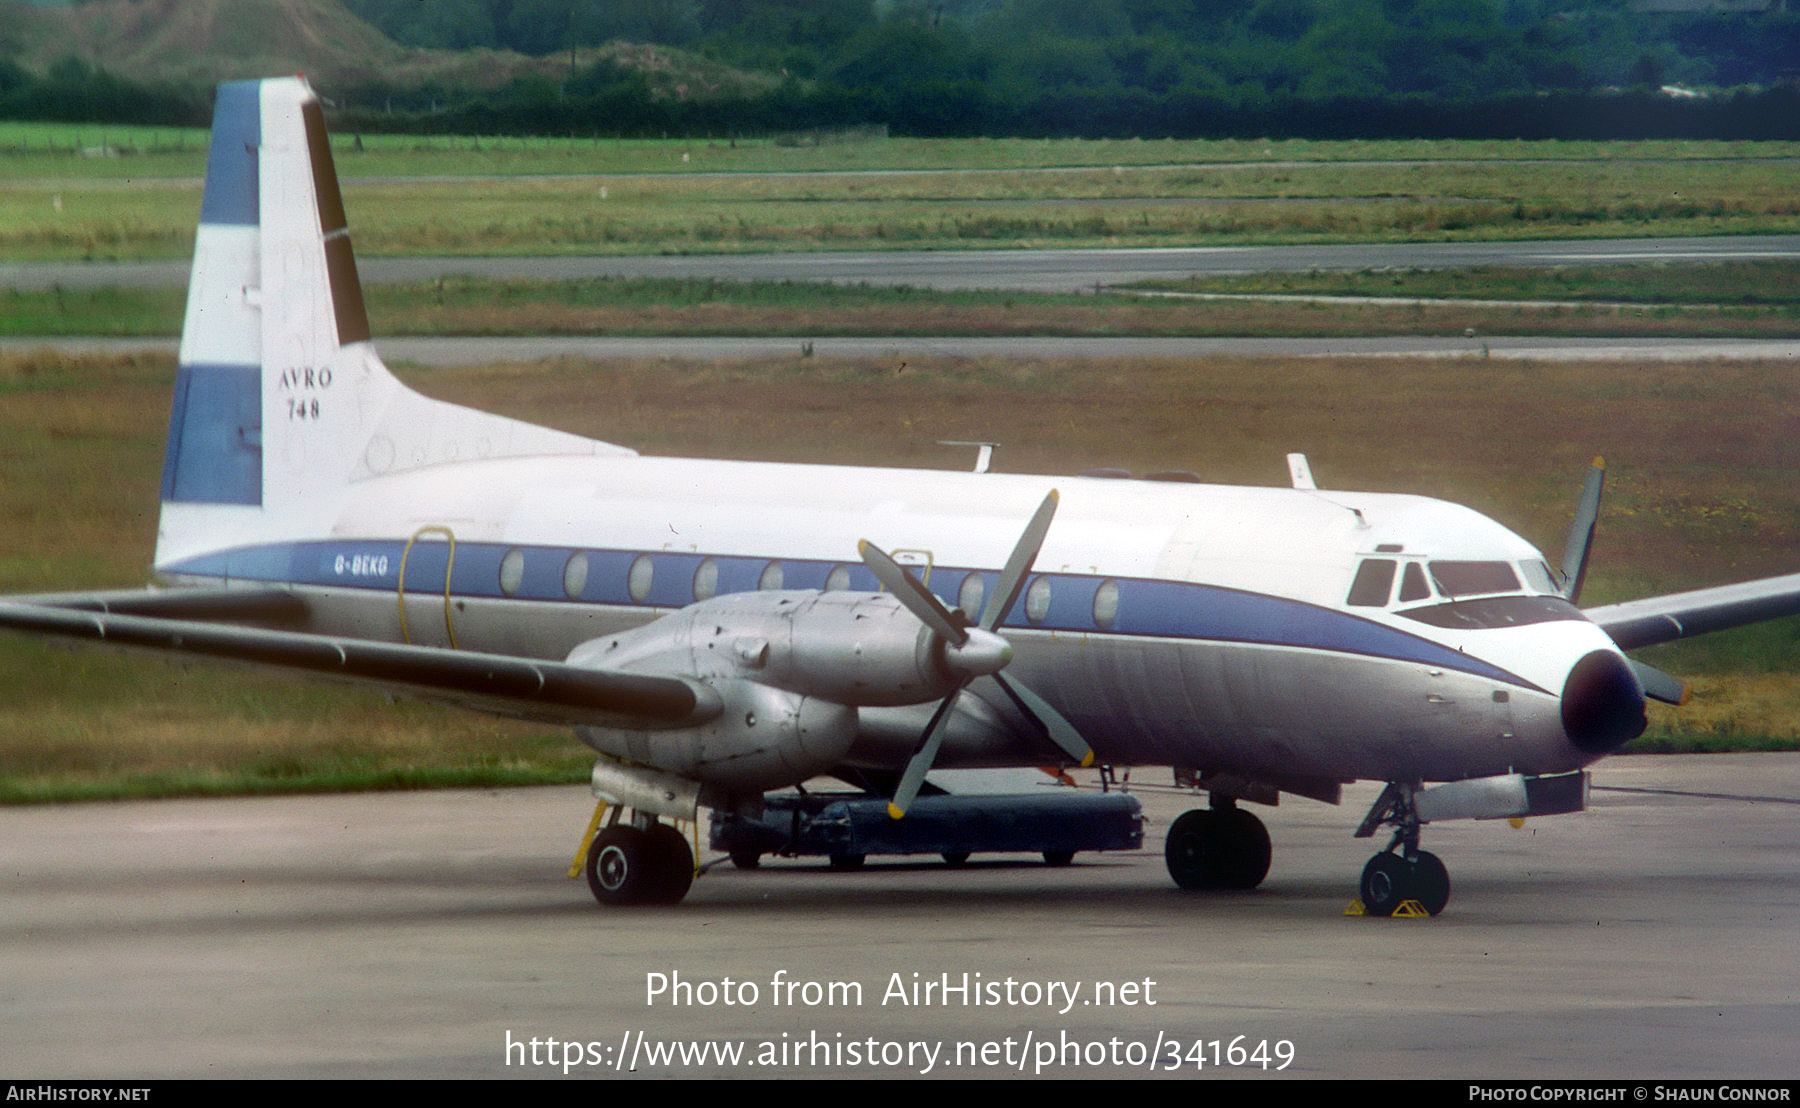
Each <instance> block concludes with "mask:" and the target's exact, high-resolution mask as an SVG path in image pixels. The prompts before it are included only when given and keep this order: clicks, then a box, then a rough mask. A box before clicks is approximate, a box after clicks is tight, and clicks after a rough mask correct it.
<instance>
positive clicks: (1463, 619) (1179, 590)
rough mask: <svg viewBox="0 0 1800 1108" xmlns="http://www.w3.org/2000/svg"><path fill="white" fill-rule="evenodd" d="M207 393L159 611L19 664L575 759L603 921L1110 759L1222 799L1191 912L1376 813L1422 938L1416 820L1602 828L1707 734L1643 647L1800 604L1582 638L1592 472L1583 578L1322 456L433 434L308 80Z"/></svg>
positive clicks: (216, 232)
mask: <svg viewBox="0 0 1800 1108" xmlns="http://www.w3.org/2000/svg"><path fill="white" fill-rule="evenodd" d="M179 361H180V369H179V375H178V377H177V381H176V388H175V399H174V405H173V412H172V415H171V418H170V424H169V438H168V446H167V453H166V459H165V463H164V470H163V481H162V497H161V499H162V514H161V524H160V529H159V532H158V538H157V546H156V553H155V562H154V574H155V579H156V582H157V584H156V586H155V587H153V588H151V589H148V590H142V591H122V592H113V593H86V594H61V595H54V596H37V597H15V598H11V599H9V600H7V601H4V602H0V627H6V628H11V629H14V630H19V631H25V632H31V633H39V634H49V635H54V636H60V637H62V638H65V639H76V640H86V641H97V642H102V643H105V644H110V645H118V646H127V647H141V648H151V649H156V650H161V651H170V652H174V653H177V654H180V655H185V656H190V657H203V658H212V659H217V660H221V661H226V662H237V663H251V664H258V665H265V666H275V667H282V668H284V669H287V670H292V671H299V672H302V673H305V674H310V675H313V676H317V677H321V678H327V679H336V680H341V681H350V682H358V683H362V684H367V685H373V686H377V687H382V688H386V689H389V690H397V691H400V692H403V693H407V694H411V695H416V696H421V697H425V698H428V699H433V700H437V701H444V702H449V703H453V704H458V705H463V706H466V707H469V708H473V709H476V710H480V711H485V712H492V713H496V714H499V715H504V716H513V717H521V718H527V719H533V720H543V721H553V722H556V723H560V724H568V725H572V726H573V727H574V730H575V733H576V734H577V735H578V736H579V737H580V739H581V740H582V741H583V742H585V743H587V744H588V745H589V746H591V747H592V748H593V749H594V750H595V752H596V754H597V761H596V764H595V769H594V775H593V783H594V790H595V793H596V795H598V796H600V797H602V798H604V799H607V800H609V801H611V802H612V803H613V805H614V806H613V808H612V816H613V822H612V823H611V824H610V825H609V826H608V827H606V828H605V829H604V830H603V831H601V832H600V833H599V834H598V835H597V836H596V837H595V838H594V839H593V845H592V848H591V849H590V850H589V853H588V875H589V882H590V885H591V886H592V888H593V891H594V893H595V895H596V897H597V898H598V899H599V900H601V901H602V902H604V903H639V902H654V903H672V902H674V901H678V900H680V899H681V898H682V897H683V896H684V895H685V894H686V892H687V890H688V887H689V884H690V882H691V880H692V876H693V869H694V858H693V855H692V852H691V851H690V849H689V847H688V846H687V844H686V841H685V839H684V838H683V836H682V835H681V834H680V833H679V832H678V831H677V830H675V828H674V827H673V826H671V825H670V823H668V822H665V821H669V820H693V819H695V818H696V816H697V814H698V809H699V808H700V807H702V806H705V807H709V808H715V809H720V808H722V809H725V810H755V809H756V808H757V806H759V805H760V803H761V798H762V796H763V794H764V792H765V791H767V790H773V789H778V788H782V787H785V786H790V785H793V784H796V783H799V782H803V781H806V780H808V779H810V778H813V777H816V776H819V775H827V774H835V775H840V776H846V777H854V778H859V779H861V780H864V781H877V782H885V783H886V785H887V787H888V788H891V790H892V791H891V796H892V814H893V815H894V816H896V817H900V818H903V817H904V813H905V810H906V808H907V807H908V806H909V805H910V804H911V803H912V801H913V799H914V798H915V797H916V795H917V794H918V791H919V789H920V786H921V781H922V779H923V778H924V775H925V773H926V771H927V770H929V769H930V768H932V767H933V766H943V767H980V766H1008V765H1011V766H1021V765H1024V766H1035V765H1043V764H1046V763H1052V762H1056V763H1062V764H1081V763H1087V762H1091V761H1094V760H1098V761H1099V762H1101V763H1105V764H1111V765H1118V766H1127V765H1160V766H1172V767H1175V768H1176V775H1177V779H1178V780H1181V781H1183V782H1191V783H1192V784H1193V785H1194V786H1195V787H1197V788H1198V789H1200V790H1204V791H1206V792H1207V793H1208V794H1209V796H1210V803H1209V806H1208V807H1205V808H1199V809H1196V810H1194V811H1190V812H1188V813H1187V814H1185V815H1183V816H1182V817H1181V818H1180V819H1179V820H1177V821H1176V822H1175V823H1174V825H1173V826H1172V827H1171V828H1170V830H1169V833H1168V838H1167V845H1166V856H1167V861H1168V868H1169V871H1170V873H1171V875H1172V876H1173V878H1174V879H1175V881H1176V882H1177V883H1178V884H1179V885H1181V886H1182V887H1184V888H1202V887H1226V888H1251V887H1254V886H1255V885H1257V884H1258V883H1260V882H1261V881H1262V879H1263V877H1264V875H1265V874H1266V873H1267V870H1268V867H1269V859H1270V844H1269V836H1268V833H1267V831H1266V830H1265V829H1264V827H1263V824H1262V823H1261V821H1260V820H1258V819H1257V818H1256V817H1255V816H1253V815H1251V814H1250V813H1249V812H1248V811H1246V810H1245V809H1243V808H1240V807H1238V803H1239V802H1240V801H1251V802H1260V803H1274V802H1275V801H1276V800H1277V798H1278V796H1279V794H1280V793H1283V792H1287V793H1293V794H1296V795H1299V796H1304V797H1311V798H1314V799H1317V800H1322V801H1326V802H1332V803H1335V802H1337V801H1338V800H1339V797H1340V789H1341V786H1342V785H1344V784H1345V783H1347V782H1351V781H1356V780H1372V781H1381V782H1386V783H1387V788H1386V790H1385V791H1384V793H1383V794H1382V796H1381V799H1380V801H1379V802H1378V803H1377V804H1376V806H1375V808H1374V810H1373V811H1371V812H1370V813H1369V816H1368V817H1367V818H1366V819H1365V820H1364V822H1363V825H1362V827H1361V829H1360V830H1359V834H1361V835H1364V836H1367V835H1371V834H1373V833H1374V831H1375V830H1376V828H1377V827H1380V826H1383V825H1391V826H1392V827H1393V834H1392V841H1391V843H1390V844H1389V846H1388V847H1387V848H1386V849H1384V850H1383V851H1381V852H1380V853H1377V854H1376V855H1375V856H1374V857H1373V858H1372V859H1371V860H1370V862H1369V864H1368V866H1367V867H1366V869H1365V870H1364V873H1363V876H1362V881H1361V888H1360V895H1361V899H1362V901H1363V903H1364V905H1365V906H1366V909H1367V910H1368V911H1369V912H1371V913H1375V914H1390V913H1392V912H1393V911H1395V910H1396V909H1397V908H1399V907H1401V906H1402V905H1403V904H1404V903H1405V902H1407V901H1416V902H1417V903H1418V905H1419V906H1420V907H1422V908H1423V909H1424V910H1425V911H1428V912H1431V913H1433V914H1435V913H1436V912H1438V911H1440V910H1442V908H1443V907H1444V904H1445V903H1446V901H1447V900H1448V898H1449V891H1450V883H1449V877H1448V875H1447V873H1446V871H1445V868H1444V866H1443V864H1442V863H1441V862H1440V861H1439V860H1438V859H1437V858H1436V857H1434V856H1433V855H1431V854H1430V853H1428V852H1426V851H1423V850H1421V849H1419V840H1420V829H1421V826H1422V825H1423V824H1425V823H1427V822H1429V821H1433V820H1442V819H1451V818H1505V817H1512V816H1525V815H1540V814H1551V813H1557V812H1565V811H1573V810H1578V809H1580V808H1582V807H1583V806H1584V805H1585V802H1586V790H1587V775H1586V773H1585V772H1584V770H1583V767H1584V766H1587V765H1588V764H1590V763H1592V762H1594V761H1595V760H1597V759H1599V758H1600V757H1602V756H1604V755H1605V754H1607V753H1609V752H1610V751H1612V750H1615V749H1616V748H1618V747H1619V746H1620V745H1621V744H1623V743H1625V742H1626V741H1628V740H1629V739H1631V738H1633V737H1635V736H1636V735H1638V734H1639V733H1640V732H1641V731H1642V730H1643V728H1644V725H1645V722H1644V721H1645V717H1644V701H1645V695H1646V692H1648V693H1649V694H1650V695H1652V696H1657V697H1660V698H1663V699H1668V700H1679V699H1680V697H1681V688H1680V684H1679V682H1677V681H1675V680H1673V679H1672V678H1669V677H1666V676H1664V675H1662V674H1660V673H1657V672H1656V671H1654V670H1651V669H1649V668H1648V667H1644V666H1641V665H1638V664H1636V663H1633V662H1632V661H1630V660H1628V659H1627V658H1626V657H1625V655H1624V654H1623V652H1622V651H1623V650H1625V649H1629V648H1632V647H1637V646H1643V645H1648V644H1650V643H1655V642H1663V641H1667V640H1670V639H1675V638H1679V637H1682V636H1684V635H1689V634H1696V633H1699V632H1702V631H1709V630H1716V629H1719V628H1721V627H1727V626H1734V625H1737V624H1741V623H1747V622H1751V621H1754V620H1759V619H1766V618H1772V617H1774V616H1777V615H1783V614H1788V613H1791V612H1794V611H1797V610H1800V575H1795V576H1792V577H1785V578H1776V579H1769V580H1765V581H1760V582H1753V583H1751V584H1748V585H1741V586H1733V587H1728V588H1722V589H1709V590H1702V591H1700V592H1696V593H1688V594H1682V595H1679V596H1669V597H1662V598H1657V599H1652V600H1645V601H1638V602H1635V603H1633V604H1623V605H1614V606H1609V607H1606V608H1601V609H1596V610H1591V611H1588V612H1585V613H1584V612H1582V611H1581V610H1579V609H1578V608H1577V607H1576V601H1577V599H1578V596H1579V589H1580V585H1581V579H1582V576H1583V573H1584V571H1585V567H1586V562H1587V551H1588V543H1589V538H1590V537H1591V533H1592V528H1593V522H1594V519H1595V517H1596V514H1597V512H1598V502H1599V492H1600V482H1599V479H1598V469H1596V471H1595V473H1594V474H1593V475H1592V476H1591V477H1590V480H1589V484H1588V488H1587V491H1586V493H1585V494H1584V496H1583V499H1582V501H1581V504H1580V507H1579V509H1578V511H1577V516H1576V526H1575V530H1574V532H1573V534H1572V538H1571V542H1570V547H1569V550H1568V551H1567V552H1566V554H1565V557H1564V559H1563V565H1562V573H1561V574H1560V575H1559V574H1557V573H1555V572H1553V571H1552V570H1551V569H1550V567H1549V565H1548V564H1547V563H1546V561H1545V559H1544V557H1543V556H1542V555H1541V554H1539V553H1538V552H1537V551H1536V550H1534V549H1533V548H1532V547H1531V545H1530V544H1529V543H1527V542H1525V541H1524V540H1523V539H1521V538H1519V537H1518V536H1517V535H1515V534H1513V533H1512V532H1510V531H1508V530H1507V529H1505V528H1504V527H1501V526H1500V525H1499V524H1497V523H1494V522H1493V521H1491V520H1489V519H1486V518H1484V517H1483V516H1481V515H1479V514H1477V513H1476V512H1474V511H1471V510H1469V509H1467V508H1462V507H1458V506H1456V505H1453V504H1447V503H1443V502H1440V501H1435V500H1429V499H1424V498H1420V497H1411V496H1396V495H1387V494H1375V493H1357V492H1338V491H1326V490H1321V489H1318V488H1316V487H1315V486H1314V483H1313V481H1312V478H1311V476H1310V473H1309V472H1308V471H1307V469H1306V467H1305V464H1304V460H1303V459H1300V458H1298V456H1296V457H1295V458H1294V459H1292V463H1293V473H1292V477H1293V480H1292V487H1288V488H1241V487H1224V486H1216V485H1206V484H1200V483H1197V482H1192V481H1187V480H1120V479H1115V478H1109V477H1100V476H1078V477H1069V478H1058V479H1052V478H1048V477H1042V476H1026V475H1005V474H998V473H985V472H975V473H969V472H933V471H920V470H892V469H868V468H844V467H827V466H802V465H770V464H750V463H731V462H719V461H695V460H683V459H675V458H649V457H641V456H639V455H638V454H637V453H635V452H634V451H631V450H629V449H625V448H623V447H619V446H614V445H610V444H607V443H603V442H596V441H592V440H589V439H586V438H581V437H577V436H574V435H570V434H565V433H562V432H558V431H554V430H548V429H545V428H541V427H536V426H532V425H528V424H525V423H521V422H518V421H515V420H511V419H507V418H503V417H500V416H495V415H489V414H485V413H481V412H477V411H472V410H469V409H466V408H461V407H457V406H454V405H450V404H446V403H442V402H439V401H435V400H430V399H427V398H425V397H423V396H420V395H418V394H417V393H414V392H412V391H411V390H409V389H407V388H406V387H405V386H403V385H402V384H400V382H399V381H397V380H396V379H395V378H394V377H393V376H392V375H391V374H390V373H389V372H388V370H387V369H386V368H385V367H384V366H383V365H382V363H381V361H380V359H379V358H378V357H377V356H376V353H375V350H374V347H373V346H372V345H371V343H370V334H369V326H368V320H367V318H366V315H365V313H364V309H363V301H362V293H361V289H360V286H359V284H358V280H357V275H356V266H355V261H354V259H353V257H352V253H351V248H350V240H349V238H348V235H347V231H346V228H345V220H344V212H343V205H342V201H341V199H340V196H339V192H338V185H337V180H336V176H335V173H334V170H333V167H332V160H331V154H330V148H329V146H328V144H327V139H326V131H325V124H324V119H323V116H322V114H321V111H320V108H319V103H318V101H317V99H316V98H315V97H314V95H313V93H312V92H311V90H310V89H309V88H308V87H307V85H306V84H305V82H304V81H302V80H300V79H281V80H267V81H256V82H237V83H230V84H226V85H223V86H221V88H220V90H219V94H218V101H217V107H216V115H215V120H214V125H213V141H212V145H211V150H210V153H209V156H208V164H207V175H206V185H205V193H204V198H203V201H202V206H201V221H200V228H199V233H198V237H197V240H196V244H195V256H194V268H193V276H192V283H191V286H190V289H189V295H188V304H187V315H186V319H185V323H184V328H183V333H182V339H181V348H180V356H179ZM887 550H892V551H894V552H895V553H894V555H892V556H890V555H889V554H887V553H885V551H887ZM902 563H905V564H906V565H907V566H910V567H911V568H903V565H902ZM914 570H918V571H920V572H921V574H922V577H920V576H915V575H914ZM1434 783H1435V784H1434Z"/></svg>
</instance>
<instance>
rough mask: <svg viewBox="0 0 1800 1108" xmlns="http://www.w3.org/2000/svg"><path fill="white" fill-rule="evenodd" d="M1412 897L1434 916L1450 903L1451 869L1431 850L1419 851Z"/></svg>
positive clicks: (1414, 871) (1413, 875) (1413, 873)
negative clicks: (1447, 868) (1446, 867)
mask: <svg viewBox="0 0 1800 1108" xmlns="http://www.w3.org/2000/svg"><path fill="white" fill-rule="evenodd" d="M1412 899H1414V900H1416V901H1418V902H1419V904H1420V906H1421V907H1423V908H1424V909H1425V910H1426V911H1427V912H1430V913H1431V914H1432V915H1434V916H1435V915H1437V914H1438V913H1439V912H1441V911H1443V910H1444V905H1446V904H1448V903H1450V871H1449V870H1446V869H1445V868H1444V863H1443V862H1441V861H1439V860H1438V856H1437V855H1435V854H1432V853H1431V852H1429V851H1425V850H1421V851H1419V860H1418V862H1417V864H1415V865H1414V866H1413V872H1412Z"/></svg>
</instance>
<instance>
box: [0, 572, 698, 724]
mask: <svg viewBox="0 0 1800 1108" xmlns="http://www.w3.org/2000/svg"><path fill="white" fill-rule="evenodd" d="M0 629H5V630H12V631H21V632H26V633H30V634H36V635H47V636H51V637H54V638H60V639H65V640H74V641H78V642H84V643H90V644H94V645H102V646H113V647H122V648H127V649H140V650H153V651H159V652H163V653H170V654H175V655H178V656H180V657H186V658H200V659H204V660H207V661H213V662H221V663H227V664H232V665H252V666H264V667H274V668H277V669H281V670H284V671H287V672H301V673H304V674H306V675H308V676H312V677H316V678H320V679H324V680H331V681H338V682H346V683H351V684H357V685H363V686H367V687H374V688H379V689H383V690H386V691H389V692H396V693H401V694H405V695H409V696H415V697H419V698H421V699H426V700H433V701H437V702H440V703H448V704H454V705H457V706H459V707H465V708H473V709H475V710H477V711H483V712H489V713H492V714H495V715H503V716H510V717H514V718H520V719H530V720H536V721H540V722H546V723H561V724H569V725H581V724H588V725H595V726H605V727H621V728H627V729H634V730H663V729H669V728H676V727H688V726H693V725H695V724H698V723H703V722H705V721H706V720H708V719H711V718H712V717H713V716H715V715H717V713H718V712H719V710H720V708H719V702H718V698H717V696H716V694H714V693H713V692H712V691H711V690H710V689H708V688H707V687H706V686H704V685H702V684H700V683H699V682H697V681H691V680H688V679H686V678H683V677H678V676H672V675H659V674H638V673H622V672H618V671H615V670H600V669H588V668H585V667H580V666H571V665H567V664H565V663H562V662H549V661H541V660H538V659H532V658H517V657H511V656H508V655H501V654H478V653H472V652H469V651H462V650H446V649H443V648H439V647H430V646H408V645H402V644H399V643H383V642H371V641H368V640H363V639H349V638H334V637H331V636H327V635H311V634H304V633H300V632H295V631H279V630H269V629H265V628H256V627H238V626H231V625H227V624H219V623H202V622H194V621H190V620H181V619H168V618H162V617H156V616H140V615H119V614H113V613H110V612H102V611H87V610H81V609H79V608H74V607H66V606H64V607H57V606H51V605H47V604H41V603H29V604H27V603H18V602H17V601H4V602H0Z"/></svg>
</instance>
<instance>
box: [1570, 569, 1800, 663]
mask: <svg viewBox="0 0 1800 1108" xmlns="http://www.w3.org/2000/svg"><path fill="white" fill-rule="evenodd" d="M1583 614H1585V615H1586V616H1587V617H1588V618H1589V619H1591V620H1593V621H1594V622H1595V623H1597V624H1599V625H1600V627H1601V628H1602V629H1603V630H1604V631H1605V632H1606V633H1607V634H1608V635H1611V636H1612V639H1613V641H1614V642H1616V643H1618V644H1619V648H1620V649H1621V650H1635V649H1637V648H1638V647H1641V646H1654V645H1656V644H1657V643H1664V642H1673V641H1674V640H1676V639H1685V638H1687V637H1689V636H1690V635H1704V634H1707V633H1708V632H1711V631H1724V630H1726V629H1728V628H1732V627H1742V626H1744V625H1745V624H1749V623H1760V622H1762V621H1763V620H1769V619H1779V618H1781V617H1782V616H1791V615H1796V614H1800V573H1794V574H1789V575H1787V576H1785V577H1765V578H1763V579H1762V580H1759V581H1745V582H1743V583H1742V584H1737V585H1720V586H1718V587H1716V588H1710V589H1696V590H1694V591H1693V592H1678V593H1670V594H1669V595H1667V596H1653V597H1649V598H1647V599H1644V600H1630V601H1626V602H1625V603H1623V604H1606V605H1602V606H1601V607H1598V608H1588V609H1586V610H1585V612H1584V613H1583Z"/></svg>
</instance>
